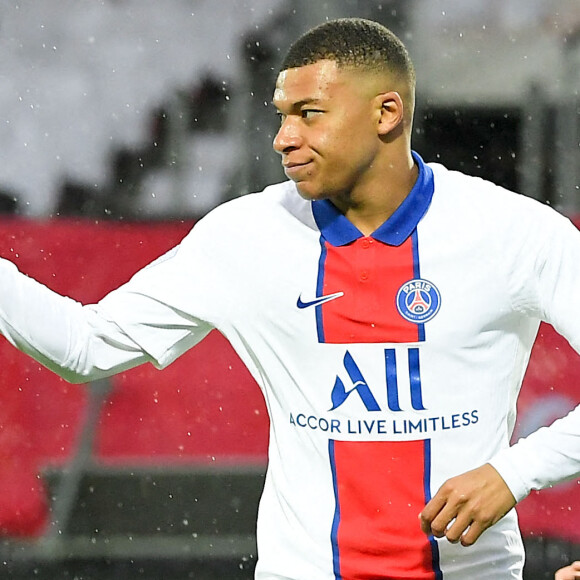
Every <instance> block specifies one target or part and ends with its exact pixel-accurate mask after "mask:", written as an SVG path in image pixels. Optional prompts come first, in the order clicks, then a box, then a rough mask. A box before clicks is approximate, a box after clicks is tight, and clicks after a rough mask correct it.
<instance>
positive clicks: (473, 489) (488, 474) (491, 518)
mask: <svg viewBox="0 0 580 580" xmlns="http://www.w3.org/2000/svg"><path fill="white" fill-rule="evenodd" d="M515 505H516V500H515V498H514V496H513V495H512V492H511V491H510V490H509V488H508V486H507V485H506V483H505V481H504V480H503V479H502V477H501V476H500V474H499V473H498V472H497V471H496V470H495V469H494V468H493V467H492V466H491V465H489V463H486V464H485V465H482V466H481V467H478V468H477V469H473V470H472V471H468V472H467V473H464V474H462V475H458V476H457V477H452V478H451V479H448V480H447V481H446V482H445V483H444V484H443V485H442V486H441V488H440V489H439V491H438V492H437V493H436V494H435V495H434V496H433V498H432V499H431V501H430V502H429V503H428V504H427V505H426V506H425V509H424V510H423V511H422V512H421V513H420V514H419V518H420V519H421V528H422V530H423V531H424V532H425V533H426V534H433V535H434V536H435V537H437V538H442V537H443V536H445V537H446V538H447V539H448V540H449V541H450V542H452V543H457V542H461V543H462V544H463V545H464V546H471V545H472V544H473V543H474V542H475V541H476V540H477V539H478V538H479V536H481V534H482V533H483V532H484V531H485V530H486V529H487V528H489V527H490V526H493V524H495V523H496V522H497V521H499V520H500V519H501V518H502V517H503V516H505V514H506V513H507V512H509V511H510V510H511V509H512V508H513V507H514V506H515Z"/></svg>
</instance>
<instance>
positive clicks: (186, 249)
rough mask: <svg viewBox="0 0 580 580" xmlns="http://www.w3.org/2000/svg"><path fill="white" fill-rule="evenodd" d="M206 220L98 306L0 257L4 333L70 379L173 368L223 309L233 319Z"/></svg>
mask: <svg viewBox="0 0 580 580" xmlns="http://www.w3.org/2000/svg"><path fill="white" fill-rule="evenodd" d="M205 219H206V218H204V220H205ZM204 220H200V222H198V224H197V225H196V226H195V227H194V228H193V230H195V233H193V231H192V233H190V234H189V235H188V236H186V238H185V239H184V240H183V242H182V243H181V244H180V245H178V246H177V247H175V248H174V249H173V250H171V251H170V252H168V253H167V254H165V255H164V256H162V257H161V258H159V259H157V260H156V261H154V262H153V263H151V264H150V265H149V266H146V267H145V268H143V269H142V270H141V271H139V272H137V273H136V274H135V275H134V276H133V278H132V279H131V280H130V281H129V282H128V283H126V284H124V285H123V286H121V287H120V288H118V289H117V290H114V291H112V292H111V293H110V294H108V295H107V296H105V298H103V300H101V301H100V302H99V303H98V304H93V305H82V304H80V303H78V302H76V301H74V300H72V299H70V298H67V297H64V296H61V295H59V294H57V293H55V292H53V291H51V290H50V289H49V288H47V287H46V286H44V285H42V284H40V283H39V282H37V281H35V280H33V279H32V278H29V277H28V276H26V275H24V274H22V273H21V272H19V271H18V269H17V268H16V266H15V265H14V264H12V263H11V262H9V261H7V260H2V259H0V285H1V286H0V287H1V288H2V295H1V296H0V332H1V333H2V334H3V335H4V336H5V337H6V338H7V339H8V340H9V341H10V342H11V343H12V344H13V345H14V346H16V347H17V348H18V349H20V350H22V351H23V352H25V353H27V354H29V355H31V356H32V357H34V358H35V359H36V360H37V361H39V362H40V363H41V364H43V365H45V366H47V367H48V368H50V369H51V370H53V371H54V372H56V373H57V374H59V375H60V376H62V377H63V378H65V379H66V380H68V381H70V382H87V381H90V380H94V379H97V378H102V377H105V376H110V375H113V374H116V373H118V372H121V371H123V370H126V369H128V368H131V367H134V366H136V365H139V364H142V363H144V362H151V363H153V364H154V365H155V366H157V367H159V368H162V367H164V366H166V365H168V364H169V363H171V362H172V361H173V360H175V359H176V358H177V357H178V356H179V355H180V354H182V353H183V352H185V351H186V350H188V349H189V348H190V347H192V346H193V345H195V344H196V343H198V342H199V341H200V340H202V339H203V338H204V337H205V336H207V334H208V333H209V332H210V331H211V330H212V329H213V328H214V327H215V320H216V319H217V318H216V315H215V313H216V312H219V313H222V314H223V315H227V314H226V310H227V309H226V308H225V307H224V304H225V303H227V300H226V301H225V303H224V300H223V297H224V296H225V297H226V298H227V289H226V290H224V288H225V287H226V286H227V283H226V282H225V281H224V280H223V274H220V272H222V273H223V272H224V271H226V272H227V270H228V268H227V264H225V263H224V259H222V258H220V256H219V255H218V253H219V251H221V250H219V248H221V247H223V244H222V245H220V244H219V243H218V242H219V235H216V236H215V238H214V237H213V236H214V234H213V232H214V231H215V229H214V228H212V227H207V226H204V224H203V223H202V222H203V221H204ZM216 248H218V251H217V252H216Z"/></svg>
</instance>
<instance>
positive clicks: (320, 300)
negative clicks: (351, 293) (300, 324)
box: [296, 292, 344, 308]
mask: <svg viewBox="0 0 580 580" xmlns="http://www.w3.org/2000/svg"><path fill="white" fill-rule="evenodd" d="M341 296H344V292H335V293H334V294H327V295H326V296H320V298H316V299H315V300H310V301H309V302H302V297H301V296H299V297H298V301H297V302H296V306H298V308H309V307H310V306H318V305H319V304H324V303H325V302H330V301H331V300H336V299H337V298H340V297H341Z"/></svg>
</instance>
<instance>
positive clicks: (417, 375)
mask: <svg viewBox="0 0 580 580" xmlns="http://www.w3.org/2000/svg"><path fill="white" fill-rule="evenodd" d="M408 358H409V379H410V381H411V405H412V407H413V409H415V411H424V410H425V407H424V406H423V395H422V394H421V393H422V391H421V369H420V365H419V349H418V348H410V349H409V354H408Z"/></svg>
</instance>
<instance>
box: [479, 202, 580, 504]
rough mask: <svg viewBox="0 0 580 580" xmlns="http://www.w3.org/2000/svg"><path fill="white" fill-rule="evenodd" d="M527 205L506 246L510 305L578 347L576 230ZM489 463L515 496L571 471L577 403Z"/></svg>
mask: <svg viewBox="0 0 580 580" xmlns="http://www.w3.org/2000/svg"><path fill="white" fill-rule="evenodd" d="M528 209H531V211H529V212H527V213H526V212H523V213H522V214H521V216H522V225H518V228H520V227H523V228H524V230H525V231H524V235H522V236H521V237H520V236H519V235H517V229H518V228H516V231H515V232H514V236H513V239H512V240H511V242H512V247H511V248H510V251H509V252H506V254H509V255H510V256H513V258H512V261H511V262H510V264H509V270H510V273H509V280H510V285H511V293H512V296H513V306H514V308H515V309H516V310H517V311H519V312H521V313H522V314H524V315H526V316H532V317H535V318H538V319H540V320H542V321H545V322H548V323H550V324H552V325H553V326H554V328H555V329H556V331H557V332H559V333H560V334H561V335H562V336H564V337H565V338H566V339H567V340H568V341H569V343H570V345H571V346H572V347H573V348H574V349H575V350H576V352H580V300H579V296H578V294H579V289H580V232H579V231H578V229H577V228H576V227H575V226H574V225H573V224H572V223H571V222H570V221H569V220H568V219H567V218H565V217H563V216H561V215H560V214H558V213H557V212H555V211H553V210H551V209H549V208H546V207H544V206H540V205H539V204H537V203H536V202H532V203H530V208H528ZM528 215H529V217H524V216H528ZM506 243H509V241H508V242H506ZM579 363H580V360H579ZM490 463H491V464H492V465H493V466H494V467H495V468H496V469H497V471H498V472H499V473H500V475H501V476H502V477H503V479H504V480H505V481H506V483H507V484H508V486H509V487H510V490H511V491H512V493H513V494H514V496H515V497H516V499H517V500H518V501H519V500H520V499H523V497H525V496H526V495H527V494H528V493H529V492H530V491H531V490H532V489H542V488H545V487H548V486H550V485H553V484H556V483H558V482H561V481H564V480H566V479H569V478H573V477H577V476H578V474H580V406H579V407H577V408H576V409H575V410H573V411H572V412H571V413H570V414H569V415H567V416H566V417H563V418H561V419H559V420H557V421H555V422H554V423H553V424H552V425H551V426H550V427H544V428H541V429H539V430H537V431H536V432H534V433H532V434H531V435H529V436H528V437H526V438H523V439H520V440H519V441H518V442H516V443H515V444H514V445H513V446H512V447H510V448H507V449H504V450H502V451H501V452H500V453H499V454H497V455H496V456H495V457H494V458H493V459H492V460H491V462H490Z"/></svg>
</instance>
